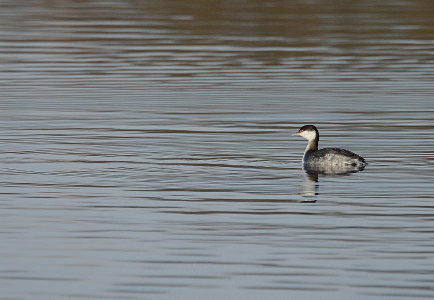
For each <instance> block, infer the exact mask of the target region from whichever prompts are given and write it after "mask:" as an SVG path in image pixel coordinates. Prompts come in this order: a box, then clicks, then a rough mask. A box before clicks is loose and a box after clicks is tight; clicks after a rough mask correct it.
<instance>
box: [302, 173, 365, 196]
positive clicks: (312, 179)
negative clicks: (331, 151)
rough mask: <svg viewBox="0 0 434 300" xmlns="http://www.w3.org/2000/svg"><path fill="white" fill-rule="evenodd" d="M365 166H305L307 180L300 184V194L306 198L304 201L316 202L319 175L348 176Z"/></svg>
mask: <svg viewBox="0 0 434 300" xmlns="http://www.w3.org/2000/svg"><path fill="white" fill-rule="evenodd" d="M364 169H365V166H353V165H346V166H342V165H336V166H327V167H324V166H314V167H312V166H309V167H307V166H304V167H303V170H304V172H305V180H304V182H303V183H302V184H301V185H300V191H299V193H298V194H299V195H301V196H303V197H305V198H306V200H303V201H302V202H316V199H315V197H316V196H318V195H319V180H318V177H319V175H322V176H323V177H339V176H346V175H350V174H353V173H358V172H361V171H363V170H364Z"/></svg>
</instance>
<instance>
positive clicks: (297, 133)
mask: <svg viewBox="0 0 434 300" xmlns="http://www.w3.org/2000/svg"><path fill="white" fill-rule="evenodd" d="M294 135H300V132H296V133H293V134H292V136H294Z"/></svg>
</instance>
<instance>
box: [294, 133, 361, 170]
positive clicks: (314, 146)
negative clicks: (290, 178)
mask: <svg viewBox="0 0 434 300" xmlns="http://www.w3.org/2000/svg"><path fill="white" fill-rule="evenodd" d="M294 135H299V136H301V137H303V138H305V139H306V140H308V144H307V147H306V150H305V151H304V155H303V160H302V162H303V167H304V168H305V169H306V170H308V171H316V172H319V173H332V174H340V173H349V172H357V171H361V170H363V169H364V167H365V166H366V165H367V162H366V161H365V159H364V158H363V157H361V156H360V155H358V154H356V153H354V152H351V151H349V150H345V149H340V148H324V149H320V150H318V141H319V132H318V129H317V128H316V127H315V126H314V125H304V126H303V127H301V128H300V129H299V130H298V132H297V133H295V134H294Z"/></svg>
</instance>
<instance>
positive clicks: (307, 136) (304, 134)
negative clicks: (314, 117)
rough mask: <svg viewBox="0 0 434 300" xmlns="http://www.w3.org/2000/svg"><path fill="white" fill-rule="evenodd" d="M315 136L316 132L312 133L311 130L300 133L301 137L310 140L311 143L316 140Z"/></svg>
mask: <svg viewBox="0 0 434 300" xmlns="http://www.w3.org/2000/svg"><path fill="white" fill-rule="evenodd" d="M315 135H316V133H315V131H311V130H309V131H303V132H301V133H300V136H302V137H304V138H305V139H306V140H309V141H311V140H314V139H315Z"/></svg>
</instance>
